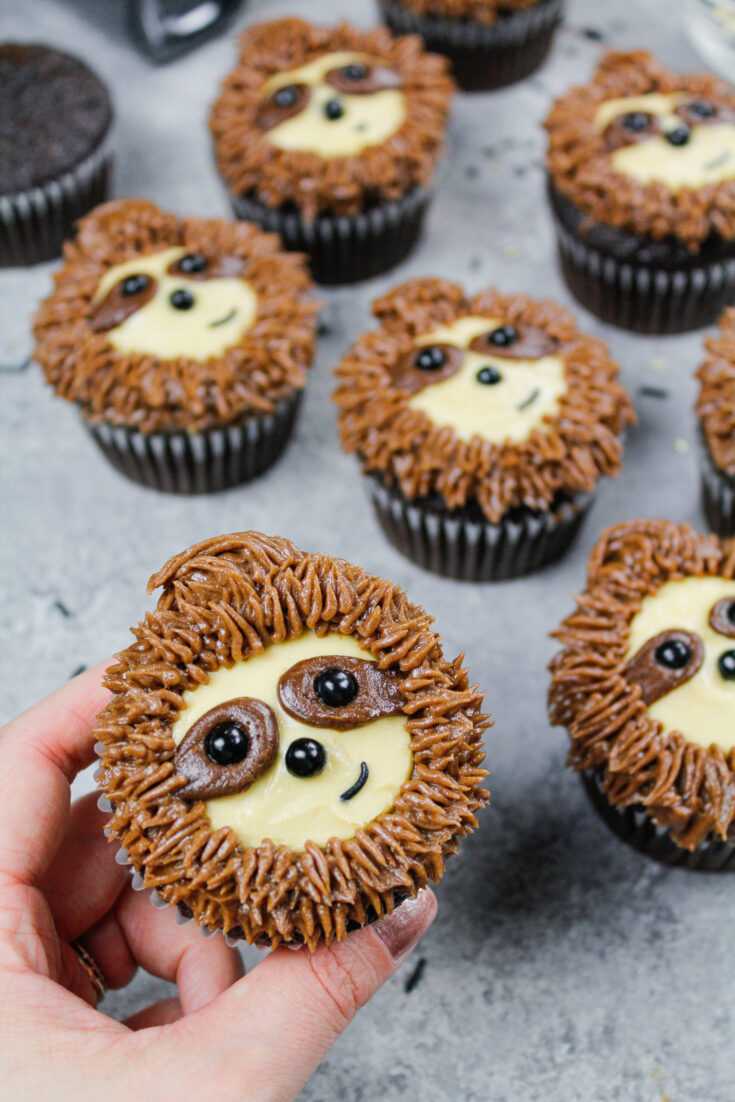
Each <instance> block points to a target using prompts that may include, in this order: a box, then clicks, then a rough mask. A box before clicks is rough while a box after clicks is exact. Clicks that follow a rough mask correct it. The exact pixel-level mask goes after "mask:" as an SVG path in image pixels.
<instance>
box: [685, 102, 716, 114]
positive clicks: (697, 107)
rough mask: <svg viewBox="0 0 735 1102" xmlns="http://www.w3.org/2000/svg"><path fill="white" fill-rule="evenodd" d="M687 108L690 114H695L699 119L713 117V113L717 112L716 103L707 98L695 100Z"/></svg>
mask: <svg viewBox="0 0 735 1102" xmlns="http://www.w3.org/2000/svg"><path fill="white" fill-rule="evenodd" d="M687 110H688V111H689V114H690V115H694V116H695V117H696V118H698V119H711V118H712V116H713V115H716V114H717V108H716V107H715V105H714V103H710V102H709V100H706V99H698V100H695V101H694V103H690V104H689V107H688V109H687Z"/></svg>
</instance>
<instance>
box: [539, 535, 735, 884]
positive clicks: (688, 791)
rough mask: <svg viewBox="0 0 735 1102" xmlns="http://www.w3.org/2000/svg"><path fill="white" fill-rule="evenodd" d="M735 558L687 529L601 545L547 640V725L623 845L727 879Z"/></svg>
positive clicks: (734, 800)
mask: <svg viewBox="0 0 735 1102" xmlns="http://www.w3.org/2000/svg"><path fill="white" fill-rule="evenodd" d="M734 574H735V556H734V555H733V547H732V546H731V545H730V544H728V543H721V542H720V541H719V540H718V539H717V538H716V537H715V536H703V535H700V534H699V533H698V532H695V531H694V530H693V529H692V528H690V527H689V526H688V525H686V524H671V523H669V522H667V521H662V520H633V521H629V522H628V523H626V524H619V525H617V526H616V527H614V528H609V529H608V530H607V531H606V532H604V533H603V535H602V538H601V540H600V542H599V543H598V544H597V546H596V547H595V549H594V550H593V552H592V556H591V558H590V564H589V573H588V577H587V588H586V590H585V591H584V593H583V594H582V595H581V597H578V598H577V610H576V612H574V613H572V615H571V616H569V617H567V619H566V620H565V621H564V622H563V624H562V625H561V627H560V628H559V629H558V630H557V631H556V632H554V635H555V636H556V638H557V639H559V640H560V641H561V642H562V644H563V646H564V649H563V650H562V651H561V653H560V654H558V655H557V656H556V657H555V659H554V660H553V662H552V664H551V671H552V682H551V690H550V695H549V701H550V713H551V720H552V723H555V724H559V725H560V726H564V727H567V728H568V730H569V734H570V736H571V740H572V748H571V751H570V754H569V764H570V765H572V766H573V767H574V768H575V769H577V770H579V771H580V772H581V773H582V777H583V780H584V782H585V785H586V788H587V791H588V792H589V794H590V796H591V798H592V802H593V803H594V804H595V806H596V807H597V809H598V810H599V811H600V813H601V814H602V816H603V818H604V819H605V820H606V822H607V823H608V824H609V826H611V827H612V829H613V830H614V831H615V832H616V833H617V834H618V835H620V837H622V838H623V839H624V840H625V841H627V842H629V843H630V844H631V845H633V846H635V847H636V848H637V849H640V850H642V851H643V852H645V853H648V854H650V855H651V856H652V857H656V858H658V859H659V860H661V861H665V862H666V863H668V864H674V865H683V866H686V867H687V868H696V869H725V868H728V869H729V868H735V846H734V845H733V841H734V840H735V825H734V823H733V820H735V578H734V577H733V575H734Z"/></svg>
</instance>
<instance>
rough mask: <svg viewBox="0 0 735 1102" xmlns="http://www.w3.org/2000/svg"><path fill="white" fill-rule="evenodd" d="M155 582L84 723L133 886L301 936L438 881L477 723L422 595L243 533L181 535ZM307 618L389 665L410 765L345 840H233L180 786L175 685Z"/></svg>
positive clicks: (240, 656)
mask: <svg viewBox="0 0 735 1102" xmlns="http://www.w3.org/2000/svg"><path fill="white" fill-rule="evenodd" d="M158 587H161V588H162V593H161V595H160V597H159V600H158V604H157V606H156V608H155V610H154V611H153V612H150V613H148V614H147V615H146V617H145V618H144V620H143V621H141V623H140V624H139V625H138V627H137V628H134V629H133V634H134V635H135V642H134V643H133V644H132V645H131V646H130V647H128V648H127V650H124V651H123V652H122V653H121V654H119V655H118V657H117V662H116V663H115V664H114V665H113V666H111V667H110V668H109V670H108V671H107V673H106V676H105V683H106V685H107V687H108V688H109V689H110V690H111V691H112V693H113V697H112V700H111V701H110V703H109V705H108V706H107V708H105V710H104V711H103V712H102V713H101V715H100V717H99V720H98V727H97V731H96V737H97V738H98V739H100V740H101V741H102V742H103V743H104V751H103V753H102V755H101V765H102V768H101V775H100V778H99V785H100V787H101V789H102V790H103V792H104V793H105V794H106V796H107V797H108V799H109V800H110V801H111V802H112V804H113V805H114V811H113V814H112V817H111V819H110V823H109V831H110V833H111V834H112V835H113V836H114V837H115V838H116V839H117V840H119V842H120V843H121V844H122V845H123V846H124V848H125V850H126V852H127V854H128V855H129V858H130V860H131V862H132V864H133V865H134V867H135V868H136V869H137V870H138V872H139V873H140V874H141V876H142V878H143V881H144V883H145V885H146V886H147V887H149V888H155V889H156V890H157V891H158V892H159V894H160V895H161V896H162V897H163V898H164V899H165V900H166V901H167V902H169V903H172V904H176V905H179V906H180V907H181V908H182V909H183V910H184V911H185V913H187V914H189V913H190V914H192V915H193V916H194V918H195V919H196V921H197V922H198V923H199V924H200V925H203V926H207V927H210V928H215V929H223V930H225V931H226V932H228V933H230V934H233V935H234V936H239V937H244V938H246V939H247V940H248V941H251V942H252V941H259V942H265V943H267V944H270V945H272V946H275V945H278V944H279V943H280V942H284V941H285V942H300V941H303V942H306V944H307V945H309V946H310V947H311V948H314V947H315V946H316V945H317V944H318V943H319V942H320V941H325V942H327V943H329V942H331V941H332V940H334V939H340V938H343V937H344V936H345V934H346V933H347V931H348V930H349V929H350V928H352V927H353V926H363V925H365V923H366V922H368V921H369V920H370V919H371V918H372V917H375V916H376V915H377V916H380V915H382V914H385V913H389V912H390V911H391V909H392V908H393V906H394V901H395V900H396V899H397V898H400V897H401V896H405V895H409V896H412V895H415V894H416V892H417V891H418V890H419V889H420V888H422V887H424V886H425V885H426V884H427V883H428V882H429V881H430V880H437V879H438V878H439V877H440V876H441V875H442V872H443V869H444V861H445V859H446V857H447V856H448V855H449V854H451V853H453V852H454V851H455V850H456V848H457V844H458V841H459V839H460V838H462V837H463V836H464V835H466V834H468V833H469V832H470V831H471V830H472V829H473V828H474V827H475V826H476V820H475V812H476V811H477V810H478V809H479V808H481V807H482V806H483V805H484V804H485V803H486V801H487V793H486V792H485V790H484V789H483V788H482V781H483V779H484V777H485V775H486V774H485V771H484V770H483V769H482V761H483V756H484V754H483V749H482V734H483V731H484V730H485V729H486V727H487V726H488V725H489V724H488V718H487V716H485V715H484V714H483V713H482V711H481V705H482V696H481V694H480V693H479V692H478V691H477V688H476V687H473V686H471V685H470V684H469V681H468V678H467V672H466V670H465V669H464V668H463V666H462V659H461V658H457V659H455V660H454V661H447V660H446V659H445V658H444V656H443V654H442V650H441V646H440V642H439V638H438V636H437V635H436V633H435V632H434V631H432V629H431V626H430V624H431V620H430V618H429V616H427V614H426V613H425V612H424V611H423V609H421V608H420V607H418V606H416V605H413V604H411V603H410V602H409V601H408V599H407V597H406V595H405V594H404V593H403V592H402V591H401V590H400V589H399V588H398V587H397V586H395V585H393V584H392V583H391V582H389V581H385V580H384V579H382V578H377V577H374V576H372V575H370V574H367V573H365V571H363V570H361V569H360V568H359V567H357V566H352V565H350V564H349V563H347V562H344V561H342V560H339V559H331V558H329V556H327V555H312V554H306V553H304V552H302V551H299V550H298V549H297V548H296V547H295V546H294V545H293V544H292V543H290V542H288V541H287V540H284V539H279V538H275V537H272V538H271V537H267V536H263V535H261V534H259V533H257V532H242V533H235V534H233V535H229V536H221V537H218V538H216V539H211V540H207V541H205V542H203V543H200V544H197V545H196V546H194V547H191V548H189V549H188V550H187V551H185V552H183V553H182V554H181V555H178V556H176V557H175V558H172V559H171V560H170V561H169V562H168V563H166V565H165V566H164V567H163V568H162V569H161V570H160V571H158V573H156V574H154V576H153V577H152V578H151V580H150V582H149V591H151V592H152V591H153V590H154V589H156V588H158ZM305 631H312V632H315V633H316V634H317V635H326V634H327V633H329V632H336V633H338V634H340V635H349V636H353V637H354V638H355V639H357V640H358V641H359V643H360V645H361V646H362V647H363V648H364V649H365V651H366V653H367V654H368V655H372V656H373V657H374V658H375V659H377V662H378V667H379V668H380V669H381V670H387V671H391V670H393V671H399V672H400V674H401V675H402V677H403V679H404V680H403V682H402V685H403V692H404V695H405V703H404V705H403V712H404V713H405V716H406V726H407V729H408V731H409V733H410V737H411V751H412V758H413V769H412V772H411V775H410V777H409V779H408V780H407V781H406V782H405V783H404V784H403V786H402V788H401V789H400V792H399V795H398V797H397V799H396V801H395V805H394V806H393V808H392V809H391V810H390V811H388V812H386V813H384V814H381V815H379V816H378V817H377V818H375V819H374V820H373V821H372V822H370V823H368V824H367V825H365V827H364V828H361V829H358V830H357V831H356V833H355V836H354V838H352V839H349V840H347V841H339V840H338V839H332V840H331V841H329V842H328V843H327V844H326V845H325V846H317V845H314V844H312V843H307V845H306V847H305V850H304V852H302V853H294V852H292V851H291V850H290V849H288V847H286V846H283V845H281V846H276V845H274V844H273V843H272V842H269V841H267V840H265V841H263V843H262V844H261V845H259V846H257V847H246V846H243V845H242V844H241V843H240V842H239V841H238V839H237V837H236V836H235V834H234V833H233V831H232V830H231V829H229V828H222V829H220V830H217V831H215V830H213V829H212V827H211V825H210V822H209V820H208V818H207V815H206V810H205V807H206V805H205V804H204V803H203V802H201V801H193V802H192V801H191V800H187V799H185V798H184V797H183V796H182V789H183V788H184V787H185V786H186V783H187V780H186V778H185V777H182V776H180V775H177V773H176V769H175V767H174V763H173V758H174V753H175V745H174V741H173V738H172V735H171V731H172V727H173V724H174V723H175V721H176V717H177V715H178V714H179V713H180V711H181V709H182V707H183V706H184V701H183V695H184V693H185V692H187V690H192V689H195V688H196V687H197V686H199V685H202V684H204V683H206V682H207V680H208V678H209V675H210V674H211V673H213V672H214V671H216V670H217V669H219V668H220V667H222V666H227V667H231V666H232V665H233V664H234V663H238V662H242V661H247V660H248V659H249V658H251V657H254V656H257V655H259V654H261V653H262V652H263V650H264V648H266V647H271V646H278V644H279V643H281V642H284V641H286V640H289V639H293V638H296V637H298V636H299V635H301V634H302V633H303V632H305Z"/></svg>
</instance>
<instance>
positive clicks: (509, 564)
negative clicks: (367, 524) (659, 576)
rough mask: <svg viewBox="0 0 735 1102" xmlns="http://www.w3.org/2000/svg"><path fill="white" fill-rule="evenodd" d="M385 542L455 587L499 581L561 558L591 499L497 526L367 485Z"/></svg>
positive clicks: (373, 481)
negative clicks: (457, 583) (450, 580)
mask: <svg viewBox="0 0 735 1102" xmlns="http://www.w3.org/2000/svg"><path fill="white" fill-rule="evenodd" d="M368 486H369V492H370V495H371V498H372V502H373V506H374V508H375V512H376V514H377V517H378V521H379V522H380V526H381V528H382V529H383V532H384V534H385V536H386V537H387V539H388V541H389V542H390V543H391V544H392V545H393V547H395V548H396V549H397V550H398V551H400V552H401V553H402V554H404V555H406V556H407V558H409V559H411V560H412V561H413V562H415V563H416V564H417V565H418V566H422V567H423V568H424V569H425V570H430V571H432V572H433V573H434V574H441V575H443V576H445V577H448V578H457V579H459V580H460V581H474V582H490V581H504V580H508V579H510V578H517V577H520V576H521V575H524V574H530V573H532V572H533V571H534V570H539V569H541V567H543V566H546V565H547V564H548V563H551V562H554V561H555V560H556V559H558V558H560V556H561V555H563V554H564V552H565V551H566V550H567V548H568V547H569V545H570V544H571V542H572V540H573V539H574V537H575V536H576V535H577V533H578V531H579V529H580V527H581V526H582V523H583V521H584V518H585V516H586V514H587V511H588V510H589V508H590V506H591V504H592V498H593V495H592V494H577V495H575V496H574V498H572V499H570V500H569V501H565V502H563V503H562V504H561V505H559V506H558V507H557V508H556V509H553V510H550V511H549V512H548V513H542V512H537V513H536V512H531V510H526V511H519V515H518V518H517V519H516V518H515V517H513V518H511V517H508V518H506V519H505V520H503V521H501V522H500V523H498V524H491V523H490V522H489V521H481V520H472V519H469V518H466V517H463V516H462V515H461V513H459V514H458V513H451V512H446V513H442V512H440V511H438V510H436V509H432V508H431V507H430V506H426V505H423V504H421V503H420V502H418V503H417V502H414V501H410V500H409V499H408V498H405V497H404V496H403V495H402V494H401V493H399V492H398V491H396V490H394V489H391V488H389V487H387V486H385V485H384V483H383V482H382V481H381V480H380V479H378V478H377V477H374V476H373V477H371V478H369V479H368Z"/></svg>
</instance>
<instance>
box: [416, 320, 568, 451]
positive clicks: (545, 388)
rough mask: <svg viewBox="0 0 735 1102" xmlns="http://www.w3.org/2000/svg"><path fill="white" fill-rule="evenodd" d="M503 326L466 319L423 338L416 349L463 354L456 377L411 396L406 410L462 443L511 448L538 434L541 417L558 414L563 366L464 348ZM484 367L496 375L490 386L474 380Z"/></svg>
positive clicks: (564, 385)
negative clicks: (442, 348) (437, 347)
mask: <svg viewBox="0 0 735 1102" xmlns="http://www.w3.org/2000/svg"><path fill="white" fill-rule="evenodd" d="M502 324H503V322H502V321H501V320H500V319H497V318H486V317H465V318H460V319H459V320H458V321H456V322H454V324H453V325H448V326H442V327H441V328H439V329H436V330H434V332H433V333H428V334H426V336H422V337H421V338H420V339H419V340H418V341H417V344H418V345H433V344H451V345H455V346H456V347H457V348H461V349H463V350H465V353H464V358H463V360H462V366H461V367H460V369H459V371H458V372H457V373H456V374H455V375H452V377H451V378H449V379H444V380H442V381H441V382H438V383H432V384H431V385H429V386H426V387H425V388H424V389H423V390H420V391H419V392H418V393H417V394H414V395H412V397H411V398H410V399H409V405H410V406H411V407H412V408H413V409H420V410H422V411H423V412H424V413H425V414H426V415H427V417H429V418H430V419H431V420H432V421H433V422H434V424H435V425H448V426H449V427H450V428H452V429H454V431H455V433H456V434H457V436H458V437H459V438H460V439H461V440H465V441H467V442H469V441H470V440H471V439H472V438H473V436H480V437H482V439H483V440H488V441H490V442H491V443H493V444H500V443H502V442H503V441H506V440H508V441H510V442H512V443H515V442H518V441H521V440H525V439H527V437H528V436H529V435H530V433H531V432H532V431H533V430H534V429H540V430H542V431H543V430H544V428H545V426H544V422H543V418H544V417H546V416H547V415H548V416H553V415H554V414H556V413H558V410H559V399H560V398H561V397H562V395H563V394H565V393H566V389H567V382H566V377H565V373H564V363H563V361H562V360H561V359H560V357H559V356H542V357H540V358H539V359H536V360H514V359H507V358H504V357H502V356H493V355H488V354H486V353H484V352H483V353H480V352H474V351H472V350H471V349H469V348H468V345H469V344H470V343H471V342H472V341H473V340H474V339H475V338H476V337H479V336H480V335H481V334H483V333H487V332H488V331H490V330H492V329H494V328H497V327H498V326H500V325H502ZM488 366H489V367H492V368H494V369H495V370H496V372H497V373H498V374H499V375H500V376H501V377H500V380H499V381H497V382H495V383H493V384H492V385H488V384H487V383H482V382H480V381H478V377H477V376H478V373H479V372H480V371H482V369H483V368H484V367H488Z"/></svg>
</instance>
